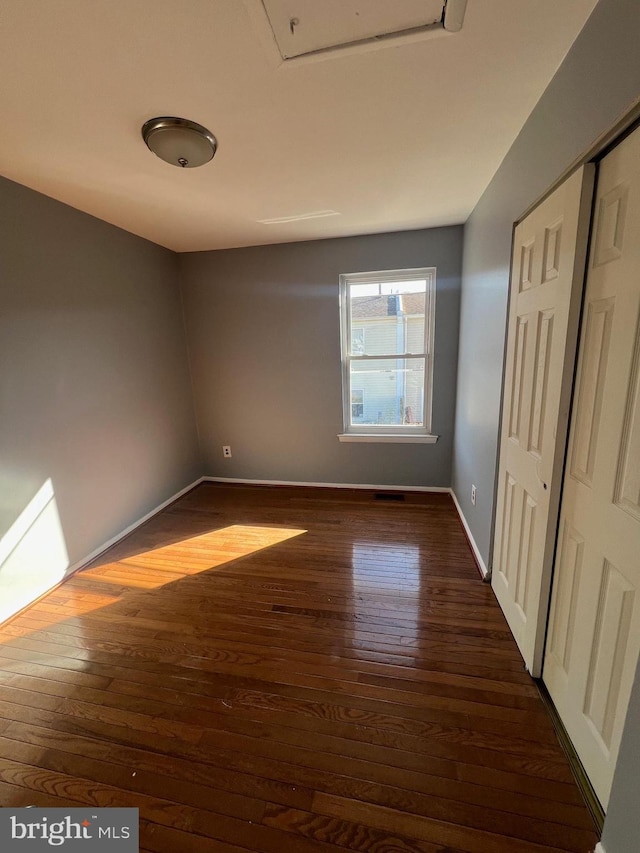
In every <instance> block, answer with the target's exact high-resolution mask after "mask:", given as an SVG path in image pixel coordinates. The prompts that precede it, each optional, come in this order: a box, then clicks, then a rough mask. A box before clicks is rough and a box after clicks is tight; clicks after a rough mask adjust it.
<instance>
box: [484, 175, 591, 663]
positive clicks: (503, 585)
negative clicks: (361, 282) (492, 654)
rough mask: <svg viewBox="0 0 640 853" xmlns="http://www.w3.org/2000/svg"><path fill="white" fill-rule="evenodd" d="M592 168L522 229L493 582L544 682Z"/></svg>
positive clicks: (514, 271)
mask: <svg viewBox="0 0 640 853" xmlns="http://www.w3.org/2000/svg"><path fill="white" fill-rule="evenodd" d="M593 174H594V170H593V167H592V166H585V167H584V168H582V169H580V170H579V171H578V172H575V173H574V174H573V175H572V176H571V177H570V178H568V179H567V180H566V181H565V182H564V184H562V186H560V187H559V188H558V189H557V190H555V192H554V193H553V194H552V195H550V196H549V197H548V198H547V199H546V200H545V201H543V202H542V203H541V204H540V205H539V206H538V207H537V208H536V209H535V210H534V211H533V212H532V213H530V214H529V216H527V218H526V219H525V220H523V221H522V222H521V223H520V224H519V225H518V226H517V228H516V230H515V236H514V246H513V257H512V263H511V295H510V304H509V324H508V337H507V354H506V368H505V390H504V402H503V408H502V431H501V437H500V464H499V474H498V476H499V480H498V503H497V515H496V526H495V533H494V537H495V538H494V555H495V556H494V562H493V573H492V585H493V589H494V591H495V594H496V596H497V598H498V601H499V602H500V606H501V607H502V610H503V611H504V614H505V616H506V618H507V622H508V623H509V627H510V628H511V631H512V632H513V635H514V637H515V639H516V642H517V643H518V646H519V648H520V651H521V653H522V656H523V658H524V660H525V664H526V666H527V668H528V669H529V671H530V672H531V674H532V675H534V676H538V675H540V672H541V669H542V656H543V646H544V632H545V625H546V618H547V612H548V603H549V589H550V585H551V569H552V562H553V547H554V540H555V534H556V528H557V515H558V505H559V499H560V475H561V470H562V461H563V457H564V450H565V443H566V429H567V420H568V409H569V399H570V393H571V383H572V377H573V367H574V362H575V350H576V339H577V329H578V318H579V313H580V299H581V293H582V285H583V278H584V263H585V255H586V245H587V236H588V226H589V216H590V206H591V198H592V192H593Z"/></svg>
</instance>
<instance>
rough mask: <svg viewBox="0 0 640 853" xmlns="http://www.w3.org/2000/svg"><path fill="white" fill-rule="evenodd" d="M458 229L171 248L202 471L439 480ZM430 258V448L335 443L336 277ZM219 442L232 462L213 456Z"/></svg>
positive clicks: (443, 464)
mask: <svg viewBox="0 0 640 853" xmlns="http://www.w3.org/2000/svg"><path fill="white" fill-rule="evenodd" d="M461 252H462V226H453V227H448V228H437V229H431V230H423V231H408V232H399V233H395V234H381V235H373V236H366V237H346V238H342V239H337V240H318V241H313V242H307V243H288V244H285V245H275V246H259V247H255V248H248V249H230V250H226V251H213V252H197V253H193V254H187V255H182V256H181V258H180V262H181V281H182V287H183V295H184V303H185V314H186V320H187V330H188V339H189V348H190V357H191V368H192V373H193V382H194V391H195V400H196V411H197V419H198V430H199V434H200V444H201V450H202V456H203V460H204V468H205V474H207V475H209V476H219V477H238V478H247V479H258V480H288V481H294V482H323V483H356V484H374V485H377V484H381V485H420V486H449V485H450V483H451V451H452V441H453V418H454V402H455V375H456V361H457V342H458V316H459V287H460V264H461ZM421 266H436V267H437V293H436V344H435V367H434V369H435V376H434V406H433V431H434V432H435V433H437V434H439V435H440V440H439V441H438V443H437V444H435V445H427V444H358V443H340V442H339V441H338V439H337V435H338V433H340V432H341V431H342V398H341V366H340V329H339V310H338V276H339V274H340V273H348V272H363V271H371V270H387V269H401V268H409V267H421ZM223 444H230V445H231V447H232V452H233V458H232V459H223V458H222V451H221V448H222V445H223Z"/></svg>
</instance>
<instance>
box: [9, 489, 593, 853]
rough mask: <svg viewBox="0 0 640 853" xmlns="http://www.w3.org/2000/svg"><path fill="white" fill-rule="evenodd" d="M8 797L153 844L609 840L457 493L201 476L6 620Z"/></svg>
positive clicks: (452, 849)
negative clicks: (136, 813) (398, 495)
mask: <svg viewBox="0 0 640 853" xmlns="http://www.w3.org/2000/svg"><path fill="white" fill-rule="evenodd" d="M0 805H2V806H23V805H42V806H44V805H51V806H79V805H94V806H136V807H138V808H139V809H140V819H141V821H140V831H141V842H140V844H141V850H143V851H158V853H164V851H177V853H242V851H254V853H288V851H294V853H330V851H339V850H343V851H344V850H345V849H346V850H356V851H363V852H364V853H392V851H393V852H394V853H395V851H404V853H407V851H419V852H420V853H545V851H547V853H551V851H558V850H562V851H571V853H587V851H593V849H594V846H595V844H596V841H597V836H596V834H595V830H594V826H593V824H592V822H591V819H590V817H589V814H588V812H587V809H586V808H585V806H584V804H583V802H582V799H581V796H580V794H579V792H578V789H577V788H576V785H575V784H574V781H573V778H572V775H571V772H570V769H569V766H568V763H567V761H566V759H565V757H564V754H563V752H562V750H561V748H560V746H559V744H558V742H557V740H556V737H555V734H554V731H553V727H552V725H551V722H550V719H549V718H548V716H547V714H546V711H545V709H544V707H543V705H542V702H541V700H540V698H539V696H538V693H537V689H536V687H535V685H534V683H533V682H532V680H531V679H530V678H529V676H528V675H527V674H526V673H525V672H524V671H523V664H522V659H521V657H520V655H519V653H518V651H517V649H516V646H515V643H514V641H513V639H512V638H511V635H510V634H509V631H508V629H507V626H506V623H505V621H504V619H503V617H502V614H501V612H500V609H499V607H498V605H497V603H496V601H495V599H494V597H493V593H492V591H491V589H490V587H489V586H488V585H486V584H483V583H481V581H480V579H479V576H478V573H477V570H476V568H475V565H474V563H473V559H472V556H471V552H470V550H469V547H468V545H467V542H466V540H465V537H464V534H463V531H462V528H461V525H460V522H459V519H458V517H457V515H456V512H455V509H454V507H453V504H452V501H451V498H450V497H449V496H448V495H442V494H424V495H422V494H407V495H406V498H405V500H403V501H396V500H393V501H391V500H380V499H376V496H375V494H374V493H372V492H365V491H363V492H360V491H347V490H329V489H302V488H285V487H279V488H275V487H273V488H269V487H249V486H225V485H219V484H203V485H201V486H199V487H197V488H196V489H194V490H193V491H192V492H190V493H189V494H188V495H186V496H185V497H184V498H182V499H181V500H180V501H178V502H176V503H175V504H173V505H172V506H171V507H169V508H168V509H167V510H165V511H164V512H162V513H161V514H160V515H158V516H156V517H155V518H154V519H152V520H151V521H150V522H148V523H147V524H146V525H144V526H143V527H141V528H139V530H138V531H136V532H135V533H134V534H132V535H131V536H130V537H128V538H127V539H126V540H124V541H123V542H122V543H120V544H119V545H118V546H116V547H115V548H113V549H111V551H109V552H108V553H107V554H106V555H105V556H104V557H103V558H101V559H100V560H99V561H97V562H96V564H94V565H93V566H92V567H90V568H89V569H87V570H85V571H83V572H81V573H78V574H76V575H75V576H74V577H73V578H71V579H70V580H69V581H67V582H66V583H65V584H63V585H62V586H61V587H59V588H58V589H56V590H55V591H54V592H52V593H50V594H49V595H48V596H46V597H45V598H44V599H42V600H41V601H39V602H38V603H37V604H35V605H34V606H32V607H31V608H30V609H29V610H27V611H26V612H24V613H23V614H21V615H20V616H18V617H17V618H16V619H14V620H13V621H11V622H9V623H6V624H5V625H4V626H2V627H0Z"/></svg>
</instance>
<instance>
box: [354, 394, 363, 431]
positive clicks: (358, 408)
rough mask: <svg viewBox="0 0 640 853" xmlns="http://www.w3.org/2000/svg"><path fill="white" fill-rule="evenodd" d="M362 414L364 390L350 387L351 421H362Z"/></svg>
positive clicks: (359, 422)
mask: <svg viewBox="0 0 640 853" xmlns="http://www.w3.org/2000/svg"><path fill="white" fill-rule="evenodd" d="M363 414H364V391H363V390H362V389H355V388H352V389H351V421H352V423H358V424H361V423H362V417H363Z"/></svg>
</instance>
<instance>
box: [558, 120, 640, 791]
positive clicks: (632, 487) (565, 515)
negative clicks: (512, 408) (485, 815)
mask: <svg viewBox="0 0 640 853" xmlns="http://www.w3.org/2000/svg"><path fill="white" fill-rule="evenodd" d="M589 254H590V257H589V269H588V275H587V285H586V293H585V306H584V313H583V321H582V331H581V335H580V345H579V362H578V375H577V388H576V398H575V402H574V409H573V412H572V415H571V428H570V439H569V452H568V459H567V472H566V476H565V485H564V489H563V494H562V505H561V513H560V538H559V543H558V555H557V558H556V566H555V571H554V582H553V594H552V603H551V618H550V625H549V640H548V643H547V649H546V654H545V662H544V673H543V677H544V681H545V683H546V685H547V688H548V690H549V692H550V694H551V697H552V699H553V702H554V704H555V706H556V708H557V710H558V712H559V714H560V717H561V719H562V721H563V723H564V725H565V727H566V729H567V731H568V733H569V736H570V737H571V740H572V742H573V744H574V746H575V748H576V750H577V752H578V755H579V756H580V759H581V761H582V763H583V765H584V768H585V770H586V771H587V774H588V776H589V778H590V780H591V783H592V785H593V786H594V789H595V791H596V794H597V795H598V797H599V799H600V801H601V803H602V805H603V806H604V807H605V808H606V805H607V802H608V799H609V792H610V788H611V780H612V776H613V770H614V767H615V762H616V758H617V755H618V748H619V744H620V737H621V734H622V727H623V724H624V719H625V715H626V711H627V705H628V703H629V695H630V692H631V685H632V681H633V676H634V672H635V668H636V662H637V660H638V652H639V649H640V600H639V590H640V130H636V131H635V132H634V133H633V134H632V135H631V136H629V137H627V139H625V140H624V141H623V142H621V143H620V144H619V145H618V146H617V147H616V148H614V149H613V151H612V152H611V153H610V154H609V155H607V157H605V158H604V160H603V161H602V163H601V164H600V169H599V175H598V190H597V197H596V205H595V221H594V229H593V237H592V241H591V248H590V253H589Z"/></svg>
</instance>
